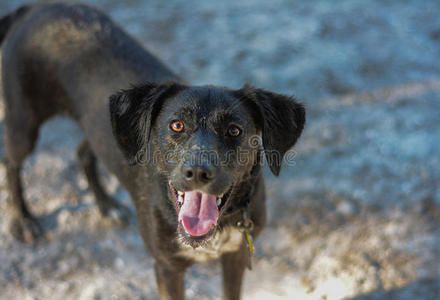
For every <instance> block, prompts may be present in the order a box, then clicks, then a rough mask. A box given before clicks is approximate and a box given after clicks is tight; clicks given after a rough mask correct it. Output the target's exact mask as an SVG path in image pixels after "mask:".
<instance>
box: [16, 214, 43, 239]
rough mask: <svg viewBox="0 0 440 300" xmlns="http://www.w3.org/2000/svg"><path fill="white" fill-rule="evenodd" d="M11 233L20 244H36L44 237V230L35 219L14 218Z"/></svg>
mask: <svg viewBox="0 0 440 300" xmlns="http://www.w3.org/2000/svg"><path fill="white" fill-rule="evenodd" d="M9 232H10V233H11V235H12V236H13V237H14V238H15V239H17V240H18V241H20V242H24V243H29V244H34V243H36V242H37V241H38V240H41V239H42V238H43V237H44V230H43V228H42V227H41V225H40V224H39V223H38V220H37V219H36V218H33V217H29V216H27V217H14V218H13V219H12V220H11V223H10V224H9Z"/></svg>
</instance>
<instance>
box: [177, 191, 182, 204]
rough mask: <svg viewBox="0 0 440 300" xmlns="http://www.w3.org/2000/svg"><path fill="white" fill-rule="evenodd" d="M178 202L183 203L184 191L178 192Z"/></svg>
mask: <svg viewBox="0 0 440 300" xmlns="http://www.w3.org/2000/svg"><path fill="white" fill-rule="evenodd" d="M177 202H178V203H179V204H181V205H182V204H183V193H182V192H178V196H177Z"/></svg>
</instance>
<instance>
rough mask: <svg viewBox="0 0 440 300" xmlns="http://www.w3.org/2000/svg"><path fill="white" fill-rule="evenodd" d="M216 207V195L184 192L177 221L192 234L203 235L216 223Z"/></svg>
mask: <svg viewBox="0 0 440 300" xmlns="http://www.w3.org/2000/svg"><path fill="white" fill-rule="evenodd" d="M217 219H218V209H217V198H216V196H213V195H209V194H205V193H200V192H193V191H191V192H185V195H184V200H183V205H182V207H181V208H180V212H179V222H180V223H181V224H182V225H183V228H185V231H186V232H187V233H189V234H190V235H193V236H201V235H205V234H207V233H208V232H209V230H210V229H211V227H212V226H213V225H216V224H217Z"/></svg>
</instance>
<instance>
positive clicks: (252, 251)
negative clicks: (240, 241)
mask: <svg viewBox="0 0 440 300" xmlns="http://www.w3.org/2000/svg"><path fill="white" fill-rule="evenodd" d="M244 235H245V236H246V241H247V243H248V248H249V254H253V253H254V245H253V242H252V236H251V234H250V233H249V230H248V229H247V228H246V227H245V228H244Z"/></svg>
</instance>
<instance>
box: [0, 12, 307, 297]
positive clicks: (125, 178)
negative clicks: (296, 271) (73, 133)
mask: <svg viewBox="0 0 440 300" xmlns="http://www.w3.org/2000/svg"><path fill="white" fill-rule="evenodd" d="M3 39H5V41H4V47H3V74H2V76H3V87H4V93H5V95H4V96H5V125H6V126H5V128H6V129H5V151H6V163H7V179H8V188H9V193H10V197H11V199H12V206H13V207H12V208H13V210H11V211H12V213H13V214H12V216H13V217H12V220H11V226H10V230H11V233H12V234H13V235H14V236H15V237H16V238H18V239H20V240H26V241H33V240H34V239H36V238H38V236H40V235H41V234H42V231H41V228H40V226H39V225H38V223H37V220H36V219H35V218H34V217H33V216H32V214H31V213H30V212H29V210H28V209H27V208H26V204H25V201H24V198H23V192H22V185H21V182H20V176H19V173H20V169H21V166H22V162H23V160H24V159H25V158H26V156H27V155H29V154H30V153H31V151H32V149H33V147H34V144H35V141H36V139H37V136H38V130H39V127H40V126H41V124H42V123H43V122H44V121H45V120H47V119H48V118H49V117H51V116H53V115H55V114H59V113H65V114H67V115H69V116H71V117H72V118H73V119H75V120H76V121H77V122H78V123H79V124H80V126H81V128H82V130H83V131H84V135H85V137H86V139H85V141H84V143H83V144H82V145H81V146H80V149H79V156H80V159H81V162H82V164H83V166H84V170H85V173H86V176H87V179H88V182H89V186H90V187H91V188H92V190H93V192H94V194H95V196H96V200H97V203H98V205H99V208H100V210H101V212H102V213H103V215H108V214H109V212H110V211H112V210H113V211H117V212H118V211H119V212H121V213H120V215H121V216H124V207H122V206H120V205H119V204H118V203H117V202H116V201H115V200H113V199H112V198H110V197H109V196H108V195H106V193H105V192H104V190H103V188H102V186H101V185H100V184H99V182H98V177H97V171H96V157H97V158H99V160H100V161H102V162H103V163H104V165H105V167H106V168H107V169H108V170H109V171H110V172H112V173H114V174H115V175H116V176H117V177H118V179H119V180H120V182H121V183H122V184H123V186H124V187H125V188H126V189H127V190H128V192H129V194H130V195H131V197H132V199H133V203H134V205H135V207H136V213H137V217H138V220H139V229H140V232H141V235H142V238H143V241H144V244H145V246H146V248H147V249H148V251H149V252H150V253H151V255H152V256H153V257H154V259H155V272H156V278H157V284H158V288H159V293H160V296H161V298H162V299H183V298H184V274H185V269H186V268H187V267H189V266H190V265H192V264H194V263H195V262H200V261H205V260H209V259H214V258H221V261H222V266H223V288H224V295H225V298H227V299H238V298H239V297H240V287H241V282H242V276H243V272H244V269H245V266H246V264H247V263H248V262H249V255H250V253H249V252H250V251H251V250H252V241H251V238H252V237H253V238H256V237H257V236H258V234H259V233H260V232H261V230H262V227H263V225H264V222H265V197H264V185H263V178H262V175H261V171H260V160H261V158H262V157H261V153H262V151H263V148H264V152H265V154H266V159H267V161H268V164H269V166H270V169H271V170H272V172H273V173H274V174H275V175H278V173H279V171H280V167H281V161H282V159H283V156H284V154H285V152H286V151H287V150H288V149H289V148H290V147H292V146H293V145H294V144H295V142H296V140H297V139H298V137H299V136H300V134H301V131H302V129H303V126H304V122H305V111H304V108H303V106H302V105H301V104H299V103H297V102H295V100H294V99H292V98H290V97H287V96H283V95H279V94H275V93H272V92H268V91H265V90H262V89H256V88H253V87H250V86H245V87H243V88H242V89H240V90H232V89H227V88H223V87H215V86H202V87H193V86H188V85H185V84H184V83H183V81H182V80H181V79H180V78H179V77H178V76H176V75H175V74H173V73H172V72H171V71H170V70H169V69H168V68H167V67H165V66H164V65H163V64H162V63H161V62H160V61H159V60H158V59H156V58H155V57H154V56H152V55H151V54H150V53H148V52H147V51H146V50H145V49H143V48H142V47H141V46H140V45H139V44H138V43H137V42H136V41H135V40H133V39H132V38H131V37H129V36H128V35H127V34H126V33H124V31H122V30H121V29H120V28H119V27H118V26H116V25H115V24H114V23H113V22H112V21H111V20H109V18H108V17H107V16H105V15H104V14H102V13H101V12H99V11H98V10H96V9H94V8H91V7H88V6H85V5H79V4H46V5H34V6H23V7H21V8H19V9H18V10H16V11H15V12H13V13H12V14H10V15H7V16H5V17H4V18H3V19H1V20H0V40H3ZM130 84H137V85H136V86H132V87H131V88H128V89H126V90H120V91H119V92H118V93H116V94H115V95H113V96H110V95H111V94H113V93H115V89H117V88H126V87H129V86H130ZM109 96H110V103H109V101H108V99H109ZM259 136H261V140H262V145H260V139H259V138H257V137H259ZM121 150H122V151H121ZM124 156H125V157H124ZM243 233H244V234H243Z"/></svg>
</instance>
